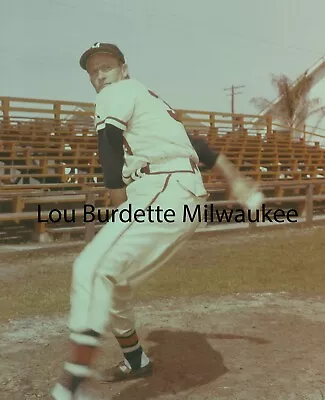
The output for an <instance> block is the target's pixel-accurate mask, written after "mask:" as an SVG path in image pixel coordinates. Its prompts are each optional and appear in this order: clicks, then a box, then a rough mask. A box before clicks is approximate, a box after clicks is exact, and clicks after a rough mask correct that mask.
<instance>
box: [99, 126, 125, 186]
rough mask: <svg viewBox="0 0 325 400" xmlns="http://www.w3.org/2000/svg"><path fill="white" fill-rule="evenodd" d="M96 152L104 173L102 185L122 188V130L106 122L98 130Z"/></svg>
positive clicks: (123, 184)
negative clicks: (102, 127) (103, 126)
mask: <svg viewBox="0 0 325 400" xmlns="http://www.w3.org/2000/svg"><path fill="white" fill-rule="evenodd" d="M98 152H99V159H100V163H101V167H102V171H103V175H104V185H105V187H106V188H108V189H122V188H123V187H125V183H124V182H123V180H122V169H123V165H124V150H123V131H122V129H119V128H117V127H116V126H114V125H110V124H107V125H106V126H105V128H104V129H101V130H100V131H98Z"/></svg>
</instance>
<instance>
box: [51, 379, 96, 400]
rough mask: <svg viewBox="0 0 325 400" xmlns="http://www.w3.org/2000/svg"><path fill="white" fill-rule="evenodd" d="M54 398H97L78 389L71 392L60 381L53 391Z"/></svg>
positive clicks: (57, 399) (91, 399) (88, 399)
mask: <svg viewBox="0 0 325 400" xmlns="http://www.w3.org/2000/svg"><path fill="white" fill-rule="evenodd" d="M51 395H52V397H51V398H52V399H55V400H95V398H94V397H90V396H89V395H87V394H86V393H85V392H83V391H82V389H81V390H78V392H77V393H75V394H71V392H69V391H68V390H67V389H66V388H64V387H63V386H62V385H60V384H59V383H58V384H56V385H55V386H54V388H53V390H52V392H51Z"/></svg>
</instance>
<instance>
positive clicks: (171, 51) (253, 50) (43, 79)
mask: <svg viewBox="0 0 325 400" xmlns="http://www.w3.org/2000/svg"><path fill="white" fill-rule="evenodd" d="M324 15H325V1H324V0H308V1H306V0H200V1H198V2H194V1H190V0H92V1H85V0H1V14H0V71H1V74H0V96H11V97H27V98H42V99H50V100H68V101H81V102H92V103H93V102H94V101H95V96H96V93H95V92H94V89H93V88H92V86H91V85H90V82H89V79H88V76H87V73H86V72H85V71H83V70H82V69H81V68H80V67H79V59H80V56H81V54H82V53H83V52H84V51H85V50H86V49H87V48H88V47H90V46H91V45H92V44H93V43H95V42H110V43H115V44H116V45H118V46H119V47H120V48H121V50H122V51H123V52H124V54H125V57H126V60H127V63H128V65H129V69H130V74H131V77H133V78H136V79H138V80H139V81H141V82H142V83H143V84H145V85H146V86H147V87H148V88H150V89H152V90H154V91H155V92H156V93H157V94H158V95H159V96H160V97H162V98H163V99H164V100H165V101H167V102H168V103H169V104H171V105H172V107H174V108H178V109H180V108H181V109H190V110H191V109H192V110H206V111H217V112H230V104H231V103H230V97H229V95H228V94H229V92H227V91H225V90H224V89H225V88H227V87H230V86H231V85H240V86H241V85H244V86H245V87H244V88H242V89H239V90H238V91H240V92H241V94H238V95H237V96H236V98H235V111H236V112H238V113H252V114H256V112H257V109H256V108H255V107H254V106H253V105H252V104H251V99H252V97H259V96H263V97H266V98H268V99H270V100H272V99H274V98H275V97H276V92H275V90H274V88H273V87H272V85H271V74H272V73H273V74H281V73H284V74H287V75H288V76H289V77H290V78H291V79H296V78H297V77H298V75H300V74H301V73H303V72H304V71H305V70H306V69H307V68H310V67H311V66H312V65H313V64H315V63H316V62H317V60H319V59H320V58H321V57H323V56H324V55H325V33H324ZM324 89H325V85H324ZM318 92H319V91H318ZM319 93H324V92H323V91H320V92H319ZM324 105H325V96H324Z"/></svg>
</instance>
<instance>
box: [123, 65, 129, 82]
mask: <svg viewBox="0 0 325 400" xmlns="http://www.w3.org/2000/svg"><path fill="white" fill-rule="evenodd" d="M122 77H123V79H130V76H129V67H128V65H127V64H123V65H122Z"/></svg>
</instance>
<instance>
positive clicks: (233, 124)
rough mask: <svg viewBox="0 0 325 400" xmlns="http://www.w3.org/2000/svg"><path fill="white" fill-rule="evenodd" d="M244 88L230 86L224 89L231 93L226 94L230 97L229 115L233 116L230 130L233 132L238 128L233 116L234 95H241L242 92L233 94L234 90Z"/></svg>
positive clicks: (242, 86)
mask: <svg viewBox="0 0 325 400" xmlns="http://www.w3.org/2000/svg"><path fill="white" fill-rule="evenodd" d="M244 87H245V86H244V85H241V86H234V85H231V87H229V88H226V89H224V90H226V91H229V90H230V91H231V93H230V94H228V96H231V113H232V114H233V115H232V130H233V131H234V130H235V129H236V127H237V126H238V121H237V118H235V117H234V114H235V95H237V94H241V93H242V92H235V89H241V88H244Z"/></svg>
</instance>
